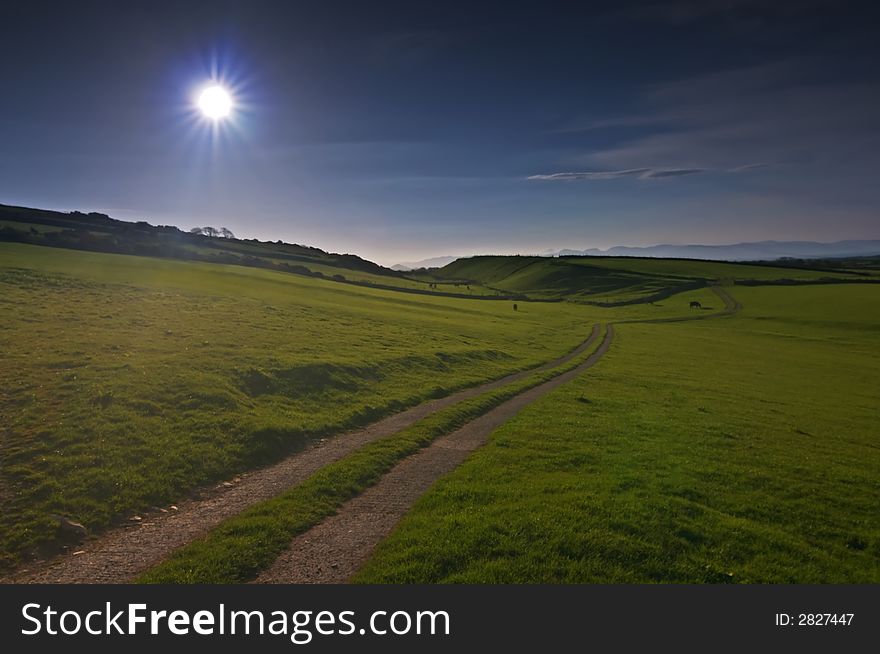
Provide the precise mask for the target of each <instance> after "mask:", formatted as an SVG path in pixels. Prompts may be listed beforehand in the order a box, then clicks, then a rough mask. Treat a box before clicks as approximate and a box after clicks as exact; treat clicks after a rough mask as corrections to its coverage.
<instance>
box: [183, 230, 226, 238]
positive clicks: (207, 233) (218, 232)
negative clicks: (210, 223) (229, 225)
mask: <svg viewBox="0 0 880 654" xmlns="http://www.w3.org/2000/svg"><path fill="white" fill-rule="evenodd" d="M189 233H190V234H201V235H202V236H211V237H214V238H235V234H233V233H232V232H231V231H229V230H228V229H226V228H225V227H221V228H220V229H217V228H216V227H193V228H192V229H191V230H189Z"/></svg>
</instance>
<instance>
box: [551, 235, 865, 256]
mask: <svg viewBox="0 0 880 654" xmlns="http://www.w3.org/2000/svg"><path fill="white" fill-rule="evenodd" d="M873 255H880V240H876V241H836V242H834V243H816V242H813V241H758V242H757V243H735V244H733V245H649V246H646V247H626V246H620V245H619V246H617V247H612V248H608V249H607V250H600V249H598V248H589V249H587V250H559V251H558V252H553V253H552V254H551V255H550V256H605V257H671V258H682V259H716V260H724V261H758V260H761V261H769V260H773V259H783V258H786V257H791V258H796V259H824V258H833V257H859V256H873Z"/></svg>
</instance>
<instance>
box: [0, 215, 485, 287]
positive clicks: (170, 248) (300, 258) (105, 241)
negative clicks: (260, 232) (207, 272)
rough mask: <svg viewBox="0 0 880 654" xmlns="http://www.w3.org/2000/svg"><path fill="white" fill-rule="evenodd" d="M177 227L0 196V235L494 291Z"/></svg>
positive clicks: (371, 280)
mask: <svg viewBox="0 0 880 654" xmlns="http://www.w3.org/2000/svg"><path fill="white" fill-rule="evenodd" d="M206 229H210V230H213V232H212V234H215V233H216V235H211V236H207V235H205V234H200V233H193V232H185V231H182V230H180V229H178V228H177V227H174V226H168V225H151V224H149V223H147V222H144V221H140V222H136V223H132V222H126V221H122V220H116V219H114V218H111V217H110V216H107V215H106V214H102V213H95V212H92V213H82V212H80V211H72V212H70V213H65V212H61V211H49V210H45V209H32V208H28V207H14V206H9V205H3V204H0V241H6V242H13V243H28V244H31V245H44V246H49V247H62V248H68V249H72V250H88V251H92V252H108V253H113V254H137V255H142V256H150V257H161V258H165V259H180V260H185V261H202V262H207V263H223V264H232V265H238V266H247V267H252V268H266V269H270V270H277V271H280V272H287V273H293V274H297V275H306V276H310V277H317V278H325V279H329V280H332V281H335V282H344V283H348V284H357V285H361V286H370V287H372V288H384V289H390V290H400V291H407V292H412V293H423V294H432V295H445V296H456V297H475V296H483V295H486V296H489V297H492V298H493V299H494V298H496V297H497V296H498V295H499V293H498V292H497V291H490V290H488V289H484V288H481V287H479V286H477V285H471V286H470V287H468V286H467V285H465V284H458V283H455V282H452V283H446V282H445V281H444V280H434V279H432V280H430V281H428V280H423V279H417V278H415V277H413V276H410V275H407V274H405V273H403V272H400V271H396V270H391V269H389V268H385V267H383V266H380V265H379V264H376V263H373V262H372V261H367V260H366V259H362V258H361V257H358V256H356V255H353V254H338V253H333V252H325V251H324V250H321V249H318V248H315V247H309V246H305V245H296V244H291V243H284V242H282V241H280V240H278V241H274V242H266V241H258V240H256V239H238V238H235V237H234V236H231V233H230V232H227V234H230V236H228V237H223V236H220V235H219V233H220V232H222V231H224V230H223V229H222V228H221V229H216V230H214V228H206Z"/></svg>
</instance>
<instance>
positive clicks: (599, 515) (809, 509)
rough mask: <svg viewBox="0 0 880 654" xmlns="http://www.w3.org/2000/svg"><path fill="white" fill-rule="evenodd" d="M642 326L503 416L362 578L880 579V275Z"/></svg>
mask: <svg viewBox="0 0 880 654" xmlns="http://www.w3.org/2000/svg"><path fill="white" fill-rule="evenodd" d="M733 293H734V294H735V295H736V297H737V299H739V300H740V301H741V302H742V303H743V305H744V309H743V310H742V312H741V313H740V314H738V315H736V316H729V317H724V318H721V319H718V320H709V321H696V322H683V323H667V324H650V325H649V324H626V325H620V326H619V327H618V328H617V329H616V338H615V342H614V344H613V346H612V348H611V350H610V351H609V353H608V354H606V356H605V357H604V358H603V359H602V361H601V362H600V363H599V364H598V365H597V366H596V367H594V368H592V369H591V370H590V372H589V373H588V374H586V375H584V376H582V377H580V378H578V379H577V380H575V381H573V382H571V383H569V384H566V385H565V386H563V387H561V388H559V389H557V390H556V391H554V392H553V393H551V394H548V395H547V396H545V397H543V398H542V399H540V400H538V401H537V402H535V403H534V404H532V405H530V406H529V407H528V408H526V409H525V410H524V411H522V412H521V413H520V414H519V415H518V416H517V417H516V418H515V419H514V420H512V421H510V422H509V423H507V424H506V425H504V426H503V427H501V428H500V429H498V430H497V431H496V432H495V433H494V434H493V437H492V440H491V442H490V444H489V445H487V446H486V447H484V448H482V449H481V450H479V451H478V452H476V453H475V454H474V455H473V456H472V457H471V458H470V459H469V460H468V461H467V462H466V463H465V464H464V465H463V466H461V467H460V468H459V469H458V470H456V471H455V472H454V473H452V474H451V475H449V476H447V477H446V478H444V479H443V480H441V481H440V482H439V483H438V484H436V485H435V486H434V488H433V489H432V490H431V491H430V492H429V493H428V494H426V495H425V496H424V497H423V498H422V499H421V500H420V501H419V502H418V503H417V505H416V507H415V508H414V510H413V511H412V512H411V513H410V514H409V515H408V516H407V517H406V518H405V519H404V520H403V522H402V523H401V524H400V525H399V526H398V528H397V529H396V530H395V531H394V532H393V534H392V535H391V536H390V537H389V538H388V539H387V540H386V541H385V542H384V543H383V544H382V545H380V547H379V548H378V550H377V552H376V554H375V555H374V557H373V558H372V560H371V561H370V562H369V563H368V564H367V566H366V567H365V569H364V570H362V572H361V573H360V574H359V576H358V578H357V579H358V581H360V582H382V583H385V582H393V583H402V582H406V583H462V582H466V583H520V582H528V583H541V582H549V583H559V582H566V583H567V582H598V583H643V582H648V583H650V582H688V583H703V582H710V583H716V582H718V583H729V582H761V583H764V582H772V583H789V582H797V583H847V582H856V583H878V582H880V511H878V505H877V498H878V497H880V450H878V447H880V427H878V423H877V416H878V408H880V397H878V394H877V389H878V388H880V288H877V287H875V286H859V287H855V286H810V287H794V288H792V287H785V288H778V287H777V288H773V287H760V288H748V289H742V288H736V289H734V290H733Z"/></svg>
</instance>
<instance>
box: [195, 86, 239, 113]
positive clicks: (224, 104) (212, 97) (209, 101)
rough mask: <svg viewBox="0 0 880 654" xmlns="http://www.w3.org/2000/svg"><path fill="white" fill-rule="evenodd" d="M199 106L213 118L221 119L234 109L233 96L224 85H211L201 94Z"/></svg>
mask: <svg viewBox="0 0 880 654" xmlns="http://www.w3.org/2000/svg"><path fill="white" fill-rule="evenodd" d="M198 106H199V109H200V110H201V112H202V113H203V114H204V115H205V116H207V117H208V118H210V119H211V120H220V119H222V118H226V117H227V116H229V113H230V112H231V111H232V96H230V95H229V92H228V91H227V90H226V89H224V88H223V87H222V86H209V87H208V88H206V89H205V90H204V91H202V92H201V93H200V94H199V99H198Z"/></svg>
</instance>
